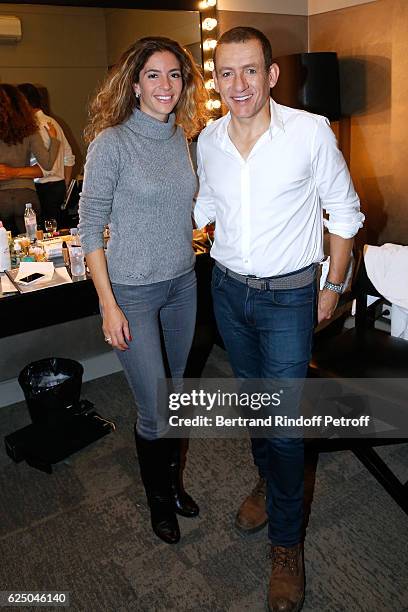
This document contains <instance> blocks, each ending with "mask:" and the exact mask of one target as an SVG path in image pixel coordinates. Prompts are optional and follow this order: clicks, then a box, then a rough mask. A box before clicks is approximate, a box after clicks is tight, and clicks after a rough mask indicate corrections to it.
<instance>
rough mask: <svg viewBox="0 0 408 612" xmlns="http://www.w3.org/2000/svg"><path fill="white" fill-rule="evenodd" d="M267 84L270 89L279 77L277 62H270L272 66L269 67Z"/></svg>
mask: <svg viewBox="0 0 408 612" xmlns="http://www.w3.org/2000/svg"><path fill="white" fill-rule="evenodd" d="M268 76H269V86H270V88H271V89H272V87H275V85H276V83H277V82H278V79H279V66H278V64H272V66H271V67H270V68H269V75H268Z"/></svg>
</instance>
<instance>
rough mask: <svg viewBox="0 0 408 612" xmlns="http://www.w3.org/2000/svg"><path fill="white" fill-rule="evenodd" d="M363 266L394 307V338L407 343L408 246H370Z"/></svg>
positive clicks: (392, 320) (392, 321)
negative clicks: (401, 339)
mask: <svg viewBox="0 0 408 612" xmlns="http://www.w3.org/2000/svg"><path fill="white" fill-rule="evenodd" d="M364 263H365V266H366V270H367V275H368V278H369V279H370V281H371V282H372V283H373V285H374V287H375V288H376V289H377V291H378V292H379V293H381V295H383V296H384V297H385V298H386V299H387V300H388V301H389V302H391V304H392V312H391V335H392V336H396V337H398V338H404V339H405V340H408V246H401V245H400V244H392V243H389V242H387V243H386V244H384V245H383V246H380V247H377V246H367V247H366V248H365V251H364Z"/></svg>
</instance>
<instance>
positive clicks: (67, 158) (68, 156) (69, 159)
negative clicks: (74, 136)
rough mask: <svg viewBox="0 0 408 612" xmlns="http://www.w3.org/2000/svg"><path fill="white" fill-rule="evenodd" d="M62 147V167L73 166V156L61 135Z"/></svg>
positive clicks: (67, 143) (66, 141)
mask: <svg viewBox="0 0 408 612" xmlns="http://www.w3.org/2000/svg"><path fill="white" fill-rule="evenodd" d="M62 145H63V147H64V166H73V165H74V164H75V155H74V154H73V153H72V149H71V146H70V144H69V142H68V140H67V139H66V136H65V134H63V140H62Z"/></svg>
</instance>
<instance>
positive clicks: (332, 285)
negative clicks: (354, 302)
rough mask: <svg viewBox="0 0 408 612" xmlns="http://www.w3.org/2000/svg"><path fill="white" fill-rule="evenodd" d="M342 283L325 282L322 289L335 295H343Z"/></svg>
mask: <svg viewBox="0 0 408 612" xmlns="http://www.w3.org/2000/svg"><path fill="white" fill-rule="evenodd" d="M343 287H344V283H331V282H330V281H328V280H327V281H325V283H324V289H330V291H334V292H335V293H339V294H340V293H343Z"/></svg>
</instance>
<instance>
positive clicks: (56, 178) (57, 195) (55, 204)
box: [18, 83, 75, 227]
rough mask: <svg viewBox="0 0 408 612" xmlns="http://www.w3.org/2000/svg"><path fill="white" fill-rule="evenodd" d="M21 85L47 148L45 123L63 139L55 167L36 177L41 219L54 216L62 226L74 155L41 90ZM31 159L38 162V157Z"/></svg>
mask: <svg viewBox="0 0 408 612" xmlns="http://www.w3.org/2000/svg"><path fill="white" fill-rule="evenodd" d="M18 88H19V90H20V91H21V92H22V93H23V94H24V95H25V97H26V98H27V100H28V102H29V104H30V106H31V107H32V109H33V111H34V113H35V118H36V120H37V123H38V125H39V127H40V133H41V136H42V139H43V141H44V144H45V146H46V147H48V146H49V142H50V139H49V136H48V133H47V131H46V129H45V126H46V125H48V124H49V123H51V124H52V125H53V126H54V127H55V129H56V130H57V138H58V140H59V141H60V142H61V146H60V149H59V152H58V155H57V159H56V160H55V163H54V165H53V167H52V169H51V170H50V171H47V170H44V169H42V172H43V176H42V177H40V178H35V179H34V181H35V187H36V190H37V194H38V197H39V200H40V204H41V215H42V218H43V219H55V220H56V221H57V225H58V227H59V226H60V225H61V223H62V213H61V206H62V204H63V203H64V199H65V194H66V188H67V187H68V185H69V182H70V180H71V174H72V168H73V166H74V164H75V156H74V155H73V153H72V149H71V147H70V145H69V143H68V141H67V139H66V137H65V134H64V132H63V130H62V128H61V126H60V125H59V123H57V121H55V119H53V118H52V117H49V116H48V115H46V114H45V113H43V111H42V110H41V95H40V92H39V91H38V89H37V88H36V87H35V86H34V85H32V84H31V83H23V84H21V85H19V86H18ZM32 162H33V164H37V161H36V160H35V159H33V160H32Z"/></svg>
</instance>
